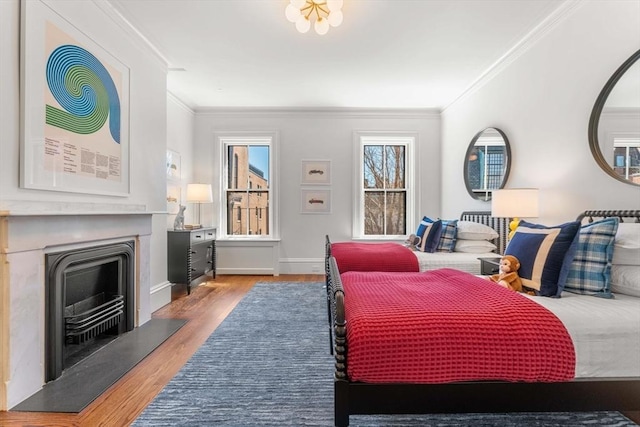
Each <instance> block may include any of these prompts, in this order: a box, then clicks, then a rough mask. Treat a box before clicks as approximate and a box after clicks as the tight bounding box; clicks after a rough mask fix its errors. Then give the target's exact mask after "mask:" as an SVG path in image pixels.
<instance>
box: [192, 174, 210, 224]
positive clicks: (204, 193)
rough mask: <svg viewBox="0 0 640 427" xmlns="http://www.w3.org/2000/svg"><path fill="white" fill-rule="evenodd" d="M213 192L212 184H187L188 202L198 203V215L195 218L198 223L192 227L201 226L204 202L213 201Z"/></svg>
mask: <svg viewBox="0 0 640 427" xmlns="http://www.w3.org/2000/svg"><path fill="white" fill-rule="evenodd" d="M212 202H213V192H212V190H211V184H187V203H197V204H198V209H197V210H196V211H195V212H196V213H197V216H196V218H195V221H196V224H194V225H193V226H191V228H198V227H201V226H202V224H201V222H200V216H201V210H202V203H212Z"/></svg>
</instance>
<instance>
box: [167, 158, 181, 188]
mask: <svg viewBox="0 0 640 427" xmlns="http://www.w3.org/2000/svg"><path fill="white" fill-rule="evenodd" d="M181 176H182V165H181V159H180V153H178V152H177V151H173V150H167V179H169V180H172V181H179V180H180V178H181Z"/></svg>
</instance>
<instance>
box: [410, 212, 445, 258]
mask: <svg viewBox="0 0 640 427" xmlns="http://www.w3.org/2000/svg"><path fill="white" fill-rule="evenodd" d="M441 229H442V221H440V220H438V221H434V220H432V219H431V218H429V217H426V216H425V217H423V218H422V221H420V225H419V226H418V230H417V231H416V236H418V237H419V238H420V242H418V244H417V245H416V249H418V250H419V251H422V252H435V250H436V247H437V246H438V242H439V241H440V230H441Z"/></svg>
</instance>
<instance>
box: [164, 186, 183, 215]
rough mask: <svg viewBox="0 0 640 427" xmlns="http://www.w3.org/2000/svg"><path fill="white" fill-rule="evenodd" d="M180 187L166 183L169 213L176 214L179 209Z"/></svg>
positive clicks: (180, 199) (180, 201)
mask: <svg viewBox="0 0 640 427" xmlns="http://www.w3.org/2000/svg"><path fill="white" fill-rule="evenodd" d="M181 193H182V188H181V187H180V185H178V184H175V185H167V213H168V214H170V215H176V214H177V213H178V211H179V210H180V203H182V197H181V196H182V194H181Z"/></svg>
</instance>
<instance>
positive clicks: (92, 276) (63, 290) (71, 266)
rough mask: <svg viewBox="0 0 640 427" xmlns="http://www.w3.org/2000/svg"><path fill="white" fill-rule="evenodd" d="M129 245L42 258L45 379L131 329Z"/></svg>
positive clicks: (131, 247)
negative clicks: (45, 302)
mask: <svg viewBox="0 0 640 427" xmlns="http://www.w3.org/2000/svg"><path fill="white" fill-rule="evenodd" d="M134 260H135V257H134V242H133V241H130V242H123V243H116V244H112V245H107V246H96V247H91V248H83V249H75V250H69V251H64V252H56V253H50V254H47V255H46V259H45V268H46V272H47V275H46V285H45V286H46V290H47V292H46V298H47V304H46V308H47V313H46V316H45V321H46V340H47V343H46V345H45V362H46V368H45V380H46V381H51V380H53V379H56V378H57V377H59V376H60V375H61V374H62V371H63V370H64V369H66V368H68V367H71V366H73V365H74V364H76V363H78V362H79V361H81V360H82V359H84V358H85V357H88V356H89V355H90V354H92V353H94V352H95V351H97V350H98V349H100V348H101V347H102V346H104V345H106V344H107V343H108V342H110V341H111V340H113V339H115V338H116V337H117V336H118V335H121V334H123V333H125V332H128V331H130V330H132V329H133V327H134V269H135V268H134Z"/></svg>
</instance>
